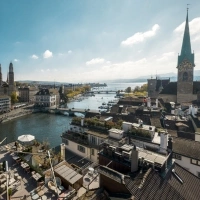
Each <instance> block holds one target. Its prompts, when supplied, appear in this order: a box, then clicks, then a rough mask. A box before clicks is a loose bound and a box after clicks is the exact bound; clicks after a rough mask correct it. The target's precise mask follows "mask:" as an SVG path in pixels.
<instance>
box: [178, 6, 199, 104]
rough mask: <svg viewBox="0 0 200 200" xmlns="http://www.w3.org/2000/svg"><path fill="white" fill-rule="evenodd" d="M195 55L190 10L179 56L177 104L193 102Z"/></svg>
mask: <svg viewBox="0 0 200 200" xmlns="http://www.w3.org/2000/svg"><path fill="white" fill-rule="evenodd" d="M194 67H195V64H194V53H192V51H191V44H190V31H189V22H188V9H187V16H186V23H185V31H184V36H183V43H182V48H181V54H180V55H179V56H178V64H177V69H178V77H177V102H178V103H182V102H189V101H192V100H193V74H194Z"/></svg>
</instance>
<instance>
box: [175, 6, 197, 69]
mask: <svg viewBox="0 0 200 200" xmlns="http://www.w3.org/2000/svg"><path fill="white" fill-rule="evenodd" d="M184 59H187V60H189V61H190V62H191V63H192V65H193V66H195V64H194V53H192V50H191V43H190V29H189V20H188V8H187V15H186V22H185V30H184V35H183V42H182V48H181V54H180V55H179V56H178V65H179V64H180V63H181V62H182V61H183V60H184Z"/></svg>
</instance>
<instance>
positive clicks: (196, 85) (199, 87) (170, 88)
mask: <svg viewBox="0 0 200 200" xmlns="http://www.w3.org/2000/svg"><path fill="white" fill-rule="evenodd" d="M197 92H200V81H194V82H193V94H197ZM160 94H171V95H176V94H177V82H170V83H169V84H168V85H167V86H166V87H164V89H163V90H162V91H161V92H160Z"/></svg>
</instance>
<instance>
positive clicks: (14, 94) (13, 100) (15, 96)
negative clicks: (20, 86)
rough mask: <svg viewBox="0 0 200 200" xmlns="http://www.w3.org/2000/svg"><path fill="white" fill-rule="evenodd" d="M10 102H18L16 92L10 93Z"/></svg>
mask: <svg viewBox="0 0 200 200" xmlns="http://www.w3.org/2000/svg"><path fill="white" fill-rule="evenodd" d="M10 97H11V104H15V103H17V102H18V99H17V94H16V92H12V94H11V96H10Z"/></svg>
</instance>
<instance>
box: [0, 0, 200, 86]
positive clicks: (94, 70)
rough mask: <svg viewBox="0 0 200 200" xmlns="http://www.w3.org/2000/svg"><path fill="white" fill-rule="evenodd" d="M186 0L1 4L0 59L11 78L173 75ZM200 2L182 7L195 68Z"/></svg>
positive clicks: (199, 53)
mask: <svg viewBox="0 0 200 200" xmlns="http://www.w3.org/2000/svg"><path fill="white" fill-rule="evenodd" d="M187 3H188V2H187V1H185V0H184V1H181V0H178V1H176V2H174V1H172V0H170V1H167V2H163V3H162V5H160V2H159V0H156V1H154V2H150V1H149V0H146V1H143V3H141V2H138V1H130V0H127V1H106V0H103V1H95V2H93V1H90V0H86V1H76V0H75V1H73V2H70V1H60V2H57V1H51V0H48V1H47V0H44V1H34V2H33V1H30V2H27V1H25V0H21V1H20V2H14V1H11V0H9V1H3V2H1V7H0V13H1V14H0V26H1V30H0V35H1V38H0V44H1V48H2V50H1V52H0V63H1V66H2V73H3V80H6V78H7V70H8V66H9V63H10V61H12V62H13V65H14V72H15V80H36V81H41V80H44V81H53V80H55V81H60V82H88V81H104V80H112V79H120V78H122V79H126V78H127V79H130V78H136V77H139V76H146V75H149V77H151V76H155V75H156V74H161V73H169V72H177V69H176V67H177V58H178V53H180V50H181V45H182V39H183V31H184V25H185V18H186V5H187ZM199 6H200V2H198V1H197V0H195V1H193V2H192V4H191V5H189V22H190V23H189V26H190V36H191V46H192V50H194V53H195V64H196V67H195V70H198V69H200V66H199V63H200V59H199V57H200V49H199V48H198V46H199V44H200V37H199V36H198V33H199V31H200V15H199V13H198V8H199Z"/></svg>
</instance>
